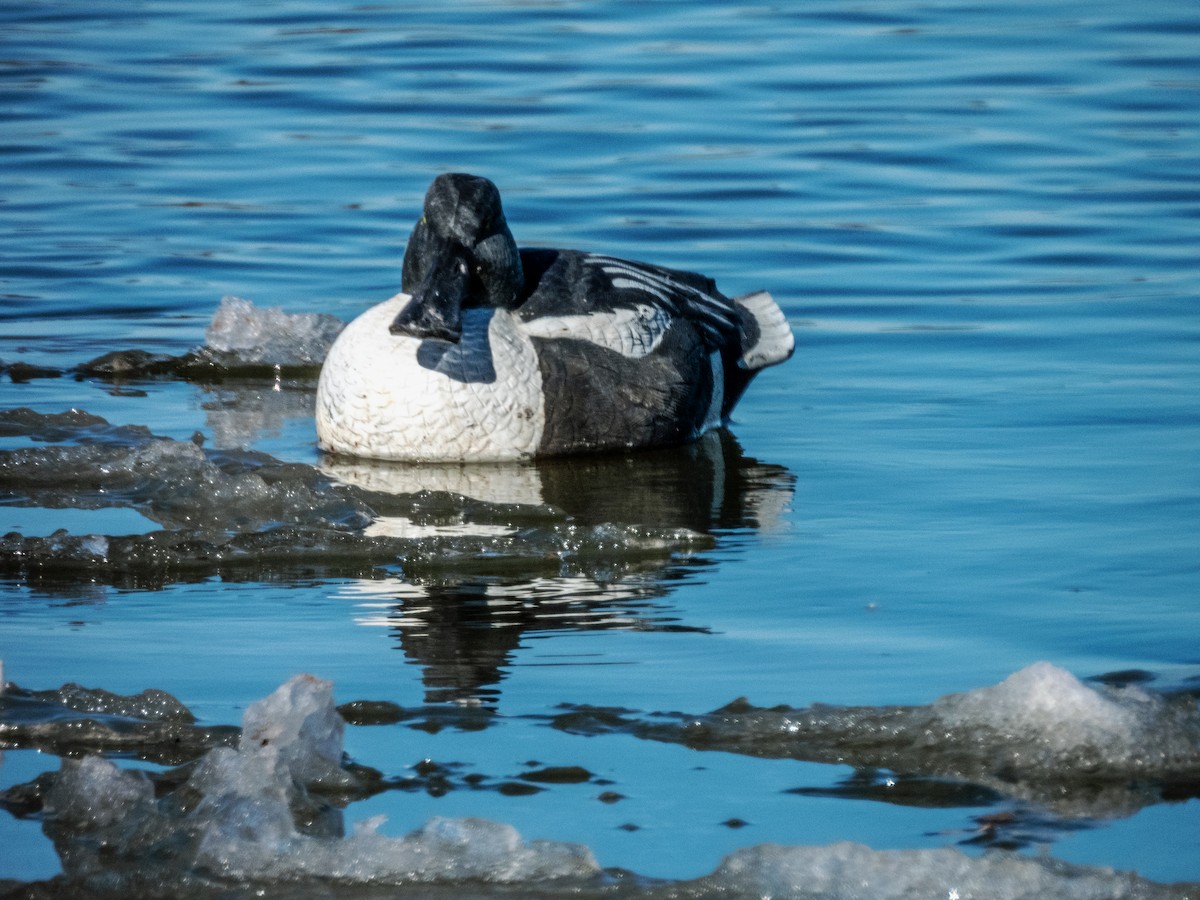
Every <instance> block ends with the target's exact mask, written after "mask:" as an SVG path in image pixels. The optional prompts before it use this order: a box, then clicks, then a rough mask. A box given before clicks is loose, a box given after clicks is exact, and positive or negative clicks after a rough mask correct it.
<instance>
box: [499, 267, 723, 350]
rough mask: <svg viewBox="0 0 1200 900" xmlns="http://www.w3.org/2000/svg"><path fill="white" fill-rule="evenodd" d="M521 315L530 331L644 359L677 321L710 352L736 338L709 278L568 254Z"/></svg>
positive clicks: (551, 270)
mask: <svg viewBox="0 0 1200 900" xmlns="http://www.w3.org/2000/svg"><path fill="white" fill-rule="evenodd" d="M520 315H521V318H522V319H523V320H525V322H526V327H527V328H528V329H529V330H530V331H531V333H537V334H539V335H540V336H543V337H551V336H556V337H574V336H577V337H579V338H581V339H583V340H589V341H592V342H593V343H597V344H601V345H602V346H610V347H611V348H612V349H615V350H619V351H620V352H622V353H623V354H624V355H626V356H634V355H644V354H645V353H649V352H650V351H651V350H653V349H654V347H655V346H657V344H658V342H659V340H661V337H662V334H663V333H664V332H665V331H666V329H667V328H669V327H670V325H671V323H672V321H674V320H676V319H685V320H687V321H689V322H691V323H692V325H693V326H695V328H696V329H697V331H698V332H699V333H700V335H701V337H702V338H703V340H704V342H705V343H706V344H708V345H709V346H710V347H712V348H717V347H722V346H725V345H726V344H727V343H728V342H729V341H730V340H731V339H733V340H736V338H737V334H738V330H739V317H738V311H737V307H736V306H735V304H734V301H733V300H731V299H729V298H728V297H725V296H724V295H723V294H721V293H720V292H719V291H717V289H716V285H715V284H714V283H713V282H712V280H711V279H708V278H705V277H704V276H702V275H697V274H695V273H692V272H682V271H677V270H673V269H666V268H662V267H660V266H652V265H649V264H648V263H641V262H634V261H631V260H625V259H618V258H616V257H613V256H602V255H599V254H592V253H579V252H575V251H562V252H560V253H559V254H558V256H557V258H556V259H555V260H554V262H553V264H551V265H550V266H549V267H548V268H547V269H546V270H545V272H544V273H543V274H542V276H541V278H540V280H539V282H538V285H537V287H536V289H535V290H534V291H533V293H532V294H531V295H530V297H529V298H528V300H526V302H525V303H524V304H523V305H522V306H521V309H520ZM577 328H578V329H581V331H580V332H579V333H577V334H574V335H573V334H571V333H569V332H570V331H571V330H572V329H577ZM627 348H628V349H627Z"/></svg>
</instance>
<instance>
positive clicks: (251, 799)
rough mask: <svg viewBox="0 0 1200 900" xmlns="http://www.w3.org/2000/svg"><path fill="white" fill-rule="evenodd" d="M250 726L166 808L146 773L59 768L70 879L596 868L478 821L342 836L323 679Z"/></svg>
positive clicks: (267, 702) (369, 828)
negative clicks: (333, 801) (326, 795)
mask: <svg viewBox="0 0 1200 900" xmlns="http://www.w3.org/2000/svg"><path fill="white" fill-rule="evenodd" d="M242 727H243V730H242V738H241V741H240V743H239V745H238V747H237V748H236V749H234V748H231V747H218V748H215V749H213V750H211V751H209V752H208V753H207V754H206V755H205V756H204V757H203V759H202V760H201V761H200V762H199V764H198V765H197V766H196V767H195V768H194V770H193V771H192V773H191V775H190V777H189V778H188V779H187V781H186V783H185V784H183V785H182V786H180V787H178V788H177V789H176V790H175V791H173V792H172V794H171V795H169V796H167V797H165V798H162V799H160V800H156V799H155V792H154V787H153V785H152V784H151V782H150V780H149V778H148V777H147V776H146V775H145V774H144V773H142V772H139V771H130V770H124V769H120V768H118V767H117V766H116V765H115V764H113V763H112V762H109V761H107V760H105V759H103V758H101V757H99V756H87V757H84V758H83V759H82V760H78V761H77V760H73V759H67V758H64V760H63V763H62V770H61V772H60V773H59V774H58V776H57V778H56V779H55V781H54V785H53V787H51V788H50V790H49V791H48V792H47V794H46V797H45V809H44V814H45V817H46V820H47V822H48V823H50V825H49V829H50V830H52V831H53V832H54V833H55V834H56V835H57V836H58V840H59V843H60V846H62V842H63V840H64V837H65V838H66V839H67V840H69V841H70V846H71V851H70V852H67V853H64V854H63V863H64V868H65V871H66V876H67V877H68V879H71V880H73V881H75V882H79V883H80V884H83V885H88V884H91V883H92V880H93V879H95V880H96V885H101V884H105V885H109V886H111V885H112V877H113V875H114V873H113V871H112V867H113V865H114V862H116V861H120V864H121V865H120V866H119V869H120V870H121V871H119V872H118V873H117V877H118V878H120V879H124V881H123V884H124V886H126V887H128V888H130V889H133V890H137V889H141V888H144V887H146V885H147V884H150V883H152V884H158V885H163V884H168V883H170V882H171V881H172V880H174V879H179V880H181V881H182V882H190V881H193V880H195V878H196V875H195V874H194V873H201V875H200V880H201V881H202V882H259V881H275V882H277V881H289V880H296V879H328V880H333V881H337V882H345V881H350V882H363V883H365V882H377V881H380V880H383V881H391V882H423V881H430V880H439V879H442V880H447V879H448V880H454V879H466V878H472V879H482V880H485V881H498V882H513V881H542V880H546V879H556V878H565V877H575V878H578V877H586V876H591V875H594V874H595V873H597V872H598V867H597V865H596V862H595V860H594V859H593V858H592V856H591V854H590V852H589V851H588V850H587V849H586V848H583V847H579V846H576V845H572V844H563V843H554V842H549V841H533V842H526V841H524V840H522V839H521V837H520V835H519V834H518V833H517V832H516V831H515V829H513V828H512V827H510V826H508V825H503V824H497V823H493V822H488V821H484V820H479V819H459V820H454V819H434V820H432V821H430V822H429V823H428V824H426V825H425V826H424V827H423V828H421V829H419V830H418V831H416V832H414V833H412V834H410V835H407V836H404V837H388V836H385V835H382V834H380V833H379V832H378V828H379V825H380V824H381V823H380V822H379V821H371V822H367V823H365V824H363V825H360V826H359V827H357V828H355V829H354V830H353V832H352V833H351V834H350V835H349V836H343V827H342V821H341V814H340V812H338V811H337V810H335V809H334V808H333V807H332V806H329V805H328V804H324V803H322V802H321V801H320V799H319V797H320V795H321V794H322V793H323V792H330V791H336V790H339V789H341V788H343V787H344V786H345V785H346V784H347V782H349V781H352V780H353V779H354V775H353V774H351V773H350V772H349V771H347V770H346V769H344V768H343V767H342V764H341V763H342V732H343V728H344V723H343V721H342V719H341V717H340V716H339V715H338V713H337V711H336V709H335V708H334V703H333V686H332V684H331V683H330V682H328V681H322V680H321V679H318V678H314V677H312V676H309V675H298V676H296V677H294V678H292V679H290V680H289V681H288V682H287V683H285V684H284V685H283V686H281V687H280V688H279V689H278V690H277V691H275V693H273V694H272V695H271V696H269V697H267V698H265V699H263V700H260V701H258V702H257V703H255V704H253V705H251V706H250V707H249V708H248V709H247V710H246V713H245V715H244V718H243V726H242ZM298 822H301V823H303V827H301V825H299V824H298ZM96 848H103V850H102V851H99V850H97V849H96ZM102 857H103V859H102ZM106 870H108V871H107V874H105V875H104V877H103V878H102V877H101V875H102V873H105V871H106ZM191 886H193V887H197V886H199V885H191Z"/></svg>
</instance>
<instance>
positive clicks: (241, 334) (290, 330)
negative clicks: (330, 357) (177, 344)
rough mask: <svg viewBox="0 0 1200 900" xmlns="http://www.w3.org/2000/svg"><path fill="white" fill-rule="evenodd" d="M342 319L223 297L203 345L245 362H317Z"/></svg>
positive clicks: (275, 363)
mask: <svg viewBox="0 0 1200 900" xmlns="http://www.w3.org/2000/svg"><path fill="white" fill-rule="evenodd" d="M343 327H345V323H344V322H342V320H341V319H339V318H337V317H336V316H331V315H327V314H325V313H288V312H284V310H283V309H282V308H280V307H265V308H264V307H258V306H255V305H254V304H253V303H252V302H251V301H249V300H243V299H242V298H240V297H224V298H222V299H221V305H220V306H218V307H217V311H216V312H215V313H214V314H213V318H212V321H211V322H210V323H209V326H208V329H207V331H205V334H204V341H205V344H206V346H208V347H209V348H210V349H212V350H216V351H217V352H218V353H229V354H232V355H234V356H236V357H237V358H238V360H239V361H241V362H242V363H244V364H247V365H268V366H309V365H320V363H321V361H322V360H324V359H325V354H326V353H328V352H329V348H330V346H332V345H333V341H334V339H335V338H336V337H337V336H338V334H339V333H341V330H342V328H343Z"/></svg>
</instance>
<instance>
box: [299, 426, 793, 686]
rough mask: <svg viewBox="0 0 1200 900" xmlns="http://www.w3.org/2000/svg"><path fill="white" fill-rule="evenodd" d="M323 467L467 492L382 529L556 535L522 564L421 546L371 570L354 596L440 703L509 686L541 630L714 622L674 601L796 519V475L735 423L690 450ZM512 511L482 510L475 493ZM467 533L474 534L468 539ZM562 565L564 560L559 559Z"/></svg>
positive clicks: (501, 538) (395, 485)
mask: <svg viewBox="0 0 1200 900" xmlns="http://www.w3.org/2000/svg"><path fill="white" fill-rule="evenodd" d="M321 468H322V471H323V472H324V473H326V474H328V475H330V476H331V477H333V478H335V479H337V480H339V481H341V482H343V483H346V484H348V485H353V486H354V487H356V488H358V489H360V490H362V491H363V492H364V494H365V495H367V496H377V495H380V494H385V495H390V496H393V497H396V498H408V497H414V496H416V497H420V496H431V495H432V496H445V497H459V498H462V499H461V500H459V501H458V502H457V503H456V504H455V503H452V504H450V505H449V506H447V507H446V508H445V509H444V511H443V512H444V514H443V515H441V516H428V515H421V514H413V513H412V512H411V511H405V514H395V515H387V516H381V517H379V518H378V519H377V520H376V521H375V522H374V523H373V524H372V525H371V527H370V528H369V529H368V532H370V533H373V534H377V535H385V534H386V535H389V536H393V537H404V538H406V539H424V540H429V541H438V540H455V541H459V542H469V541H470V540H471V539H472V537H473V538H474V539H475V541H476V542H478V544H479V545H480V546H481V547H486V546H487V544H488V543H489V542H492V543H493V544H495V545H496V546H503V545H504V544H505V542H508V541H513V540H518V541H519V540H522V539H525V538H528V539H529V540H530V541H531V542H532V543H533V544H534V545H540V544H541V542H542V541H543V539H544V536H543V535H542V534H541V532H542V531H543V528H542V527H541V526H540V525H539V524H538V523H539V521H543V520H544V521H546V522H554V523H556V525H555V527H556V529H557V535H558V539H559V540H558V544H557V545H558V548H559V551H560V552H558V553H556V554H555V559H554V565H553V567H548V566H546V565H545V564H544V562H545V561H544V560H541V559H538V560H528V561H524V562H527V563H528V564H524V562H519V563H515V564H514V561H513V560H510V559H504V558H501V557H500V556H499V555H497V556H496V557H495V558H494V559H491V560H489V559H487V556H486V553H485V554H484V556H483V558H481V559H480V558H477V559H474V560H472V564H471V566H469V567H466V568H468V569H471V570H473V571H466V572H464V566H461V565H460V566H455V567H454V568H453V570H451V571H447V569H446V568H445V567H444V566H442V565H440V562H439V563H438V564H436V565H435V564H433V563H434V561H432V560H428V559H422V558H419V557H415V556H414V557H410V558H409V559H407V560H406V561H405V562H404V563H402V564H401V566H400V567H399V571H397V572H395V573H394V574H391V575H389V576H388V577H385V578H383V579H378V578H376V579H370V580H360V581H355V582H353V583H351V584H349V585H346V586H345V587H344V588H343V589H342V590H341V594H342V596H345V597H347V598H349V599H353V600H354V601H355V602H356V603H358V604H359V605H360V607H361V608H363V609H365V610H369V611H368V612H366V613H365V614H364V615H363V616H362V618H360V621H361V622H362V623H363V624H371V625H377V626H383V627H386V628H387V629H388V630H389V631H390V632H391V633H392V635H393V636H394V638H395V641H396V646H397V649H399V650H401V651H402V652H403V653H404V654H405V656H406V657H407V658H408V659H409V660H410V661H411V662H412V663H414V664H415V665H418V666H420V667H421V669H422V680H423V683H424V686H425V692H426V693H425V700H426V702H427V703H433V704H436V703H450V702H454V703H463V702H471V703H484V704H494V703H496V702H497V701H498V699H499V693H500V690H499V684H500V682H501V681H502V680H503V678H504V677H505V673H506V670H507V667H508V666H509V665H511V663H512V660H513V654H514V653H515V651H516V650H517V649H518V648H519V647H521V646H522V644H523V642H524V641H525V640H526V639H527V638H528V637H529V636H533V635H537V636H546V635H550V634H554V633H559V632H564V631H597V630H629V631H688V632H706V631H707V627H706V626H705V625H704V624H702V623H691V622H687V621H685V620H684V618H683V616H682V614H681V613H680V611H679V610H678V609H676V608H675V607H674V606H673V605H672V604H670V603H669V602H668V601H667V600H666V598H667V597H668V596H669V595H670V594H671V593H672V591H673V590H674V588H675V586H677V585H678V584H680V583H681V582H683V581H685V580H687V581H689V582H694V581H695V580H696V579H697V578H699V579H703V578H704V577H705V576H704V573H705V571H706V570H709V569H711V567H712V566H714V565H715V564H716V556H717V555H718V554H716V553H715V552H714V551H718V550H719V549H720V548H721V546H722V545H723V544H725V543H727V542H729V541H730V540H733V539H735V536H736V539H744V538H745V537H746V536H748V535H752V534H754V533H757V532H759V531H760V530H764V529H766V530H769V529H774V528H779V527H782V523H783V520H784V516H785V513H786V511H787V509H788V507H789V506H790V504H791V501H792V496H793V491H794V483H795V477H794V476H793V475H792V474H791V473H790V472H789V471H788V470H787V469H786V468H784V467H782V466H777V465H772V464H768V463H762V462H759V461H758V460H756V459H754V458H752V457H749V456H747V455H746V454H745V452H744V451H743V450H742V447H741V445H740V444H739V443H738V441H737V439H736V438H735V437H734V436H733V435H732V434H730V433H729V432H727V431H724V430H722V431H718V432H714V433H711V434H709V435H707V436H705V438H704V439H702V440H701V441H699V442H697V443H695V444H692V445H689V446H686V447H680V448H674V449H670V450H661V451H653V452H643V453H636V454H623V455H605V456H590V457H579V458H569V459H559V460H551V461H537V462H527V463H519V464H495V465H489V464H482V465H481V464H473V465H412V464H408V465H401V464H388V463H382V462H375V461H364V460H347V459H343V458H334V457H328V458H326V459H324V460H323V462H322V466H321ZM473 503H477V504H483V505H484V506H485V507H486V508H488V509H489V510H492V511H494V512H495V513H496V514H495V515H492V516H490V517H488V519H487V520H486V521H483V520H481V518H480V517H477V516H472V515H471V514H470V513H469V512H468V510H469V509H470V508H471V504H473ZM463 546H466V545H465V544H462V543H460V547H463ZM554 569H557V571H554Z"/></svg>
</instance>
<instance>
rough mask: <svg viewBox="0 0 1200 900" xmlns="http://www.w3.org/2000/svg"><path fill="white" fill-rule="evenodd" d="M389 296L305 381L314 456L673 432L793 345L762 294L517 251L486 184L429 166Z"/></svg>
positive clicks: (348, 330) (404, 453)
mask: <svg viewBox="0 0 1200 900" xmlns="http://www.w3.org/2000/svg"><path fill="white" fill-rule="evenodd" d="M400 287H401V290H400V293H398V294H396V295H395V296H393V297H392V298H390V299H388V300H385V301H384V302H382V303H379V304H377V305H375V306H373V307H371V308H369V309H368V310H366V311H365V312H363V313H362V314H361V315H359V316H358V317H357V318H355V319H354V320H353V321H352V322H350V323H349V324H348V325H347V326H346V327H345V328H344V329H343V330H342V332H341V333H340V335H339V336H338V337H337V339H336V340H335V341H334V343H333V345H332V346H331V348H330V350H329V352H328V354H327V356H326V358H325V360H324V363H323V365H322V368H321V373H320V376H319V379H318V384H317V395H316V429H317V442H318V445H319V447H320V449H321V450H323V451H325V452H326V453H330V454H335V455H344V456H351V457H362V458H372V459H381V460H394V461H410V462H460V463H461V462H472V461H478V462H501V461H510V460H524V459H537V458H545V457H556V456H568V455H572V454H580V453H603V452H618V451H628V450H638V449H647V448H656V447H667V446H673V445H681V444H686V443H689V442H692V441H695V440H697V439H698V438H700V437H701V436H702V435H704V434H706V433H707V432H709V431H712V430H713V429H715V428H718V427H720V426H722V425H724V424H726V423H728V421H729V417H730V414H731V413H732V411H733V408H734V406H735V405H736V404H737V402H738V400H739V399H740V398H741V396H742V395H743V393H744V392H745V390H746V387H747V386H748V385H749V384H750V381H751V380H752V379H753V378H754V377H755V375H756V374H757V373H758V372H760V371H761V370H762V369H764V368H767V367H769V366H773V365H777V364H779V363H782V362H784V361H785V360H787V359H789V358H790V357H791V356H792V353H793V351H794V348H795V341H794V337H793V335H792V330H791V327H790V325H789V324H788V322H787V319H786V318H785V316H784V314H783V312H782V310H781V309H780V308H779V306H778V304H776V302H775V301H774V299H772V297H771V295H770V294H769V293H767V292H766V291H755V292H752V293H749V294H745V295H742V296H737V297H732V298H731V297H727V296H726V295H724V294H722V293H721V292H720V291H718V290H717V287H716V284H715V282H714V281H713V280H712V279H710V278H707V277H705V276H703V275H698V274H696V273H693V272H687V271H682V270H676V269H669V268H664V267H662V266H657V265H652V264H649V263H644V262H637V261H633V260H628V259H622V258H619V257H615V256H608V255H605V254H601V253H590V252H585V251H580V250H560V249H549V248H540V247H532V248H524V247H522V248H519V247H518V246H517V244H516V241H515V239H514V238H513V235H512V232H511V231H510V230H509V227H508V223H507V221H506V220H505V216H504V210H503V207H502V204H501V200H500V192H499V189H498V188H497V187H496V185H495V184H494V183H493V182H492V181H490V180H489V179H487V178H484V177H481V176H476V175H468V174H465V173H446V174H441V175H438V176H437V177H436V178H435V179H434V180H433V182H432V184H431V185H430V187H429V190H428V191H427V193H426V195H425V201H424V209H423V212H422V215H421V217H420V219H419V220H418V222H417V223H416V225H415V226H414V228H413V230H412V234H411V235H410V237H409V240H408V244H407V246H406V248H405V253H404V261H403V265H402V271H401V285H400Z"/></svg>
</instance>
